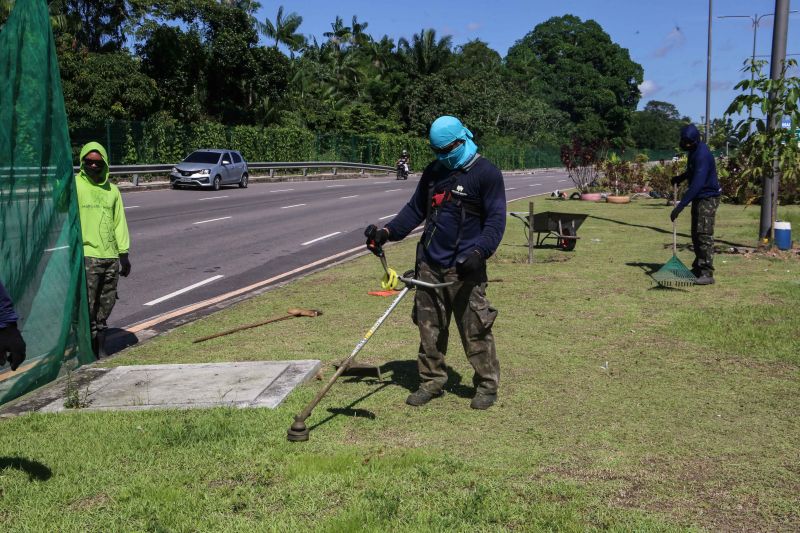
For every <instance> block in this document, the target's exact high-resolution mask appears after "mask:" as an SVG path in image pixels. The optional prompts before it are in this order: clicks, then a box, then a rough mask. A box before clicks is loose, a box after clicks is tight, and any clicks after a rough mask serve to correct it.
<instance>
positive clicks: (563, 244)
mask: <svg viewBox="0 0 800 533" xmlns="http://www.w3.org/2000/svg"><path fill="white" fill-rule="evenodd" d="M562 235H564V236H567V237H574V236H575V232H574V231H572V228H564V231H563V233H562ZM577 243H578V240H577V239H563V238H560V237H559V239H558V247H559V248H561V249H562V250H564V251H565V252H571V251H572V250H574V249H575V245H576V244H577Z"/></svg>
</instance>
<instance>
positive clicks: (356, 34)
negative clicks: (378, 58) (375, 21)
mask: <svg viewBox="0 0 800 533" xmlns="http://www.w3.org/2000/svg"><path fill="white" fill-rule="evenodd" d="M352 24H353V25H352V26H351V29H350V44H353V45H355V46H361V45H365V44H367V43H369V42H370V41H372V37H371V36H370V35H369V34H368V33H366V32H365V31H364V30H366V29H367V26H369V23H368V22H358V15H353V21H352Z"/></svg>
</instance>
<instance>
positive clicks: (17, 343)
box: [0, 282, 25, 370]
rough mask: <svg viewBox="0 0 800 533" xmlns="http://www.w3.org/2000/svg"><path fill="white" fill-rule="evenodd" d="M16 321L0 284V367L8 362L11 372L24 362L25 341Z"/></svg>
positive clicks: (8, 297)
mask: <svg viewBox="0 0 800 533" xmlns="http://www.w3.org/2000/svg"><path fill="white" fill-rule="evenodd" d="M18 320H19V315H17V312H16V311H15V310H14V304H13V303H12V301H11V297H10V296H9V295H8V293H7V292H6V288H5V287H3V283H2V282H0V367H1V366H3V365H5V364H6V361H8V363H9V365H10V366H11V370H16V369H17V368H18V367H19V365H21V364H22V362H23V361H24V360H25V341H24V340H23V338H22V334H21V333H20V331H19V328H17V321H18Z"/></svg>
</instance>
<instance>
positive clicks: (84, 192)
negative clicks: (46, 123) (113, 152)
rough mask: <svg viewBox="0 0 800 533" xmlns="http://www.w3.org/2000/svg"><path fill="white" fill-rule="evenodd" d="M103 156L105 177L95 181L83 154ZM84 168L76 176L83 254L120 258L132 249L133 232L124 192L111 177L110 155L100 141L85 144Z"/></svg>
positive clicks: (83, 152)
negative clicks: (88, 172) (128, 217)
mask: <svg viewBox="0 0 800 533" xmlns="http://www.w3.org/2000/svg"><path fill="white" fill-rule="evenodd" d="M94 151H96V152H98V153H99V154H100V155H101V156H103V162H104V163H105V167H104V169H103V180H102V181H101V182H100V183H97V182H95V181H94V180H93V179H92V178H90V177H89V176H88V174H86V172H85V170H84V168H83V158H84V157H86V154H88V153H89V152H94ZM80 161H81V170H80V172H78V175H77V176H75V187H76V189H77V191H78V210H79V212H80V217H81V234H82V236H83V255H85V256H86V257H96V258H100V259H116V258H117V257H119V255H120V254H126V253H128V248H129V247H130V236H129V234H128V223H127V221H126V220H125V208H124V207H123V205H122V196H121V195H120V193H119V189H118V188H117V186H116V185H114V184H113V183H111V182H110V181H108V155H107V154H106V149H105V148H103V146H102V145H101V144H100V143H96V142H90V143H87V144H85V145H84V146H83V148H81V156H80Z"/></svg>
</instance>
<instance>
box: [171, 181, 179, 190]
mask: <svg viewBox="0 0 800 533" xmlns="http://www.w3.org/2000/svg"><path fill="white" fill-rule="evenodd" d="M172 188H173V189H175V190H176V191H177V190H178V189H180V188H181V186H180V185H178V184H177V183H173V184H172Z"/></svg>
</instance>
